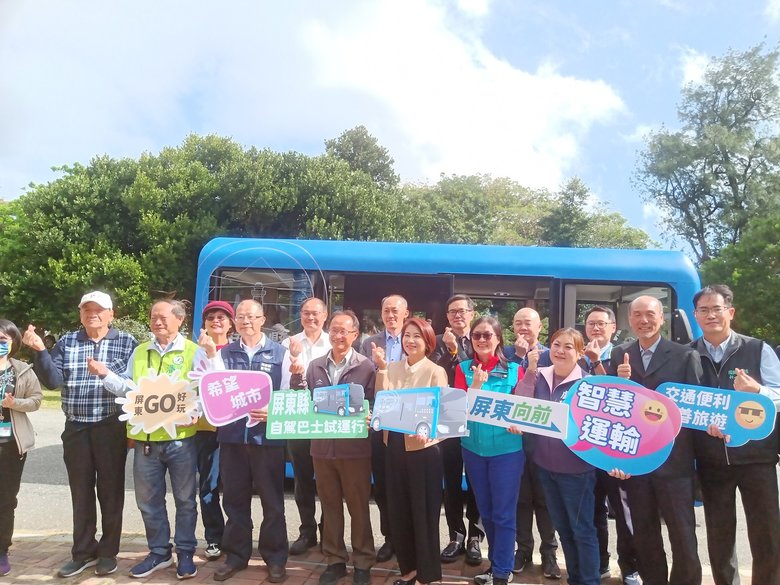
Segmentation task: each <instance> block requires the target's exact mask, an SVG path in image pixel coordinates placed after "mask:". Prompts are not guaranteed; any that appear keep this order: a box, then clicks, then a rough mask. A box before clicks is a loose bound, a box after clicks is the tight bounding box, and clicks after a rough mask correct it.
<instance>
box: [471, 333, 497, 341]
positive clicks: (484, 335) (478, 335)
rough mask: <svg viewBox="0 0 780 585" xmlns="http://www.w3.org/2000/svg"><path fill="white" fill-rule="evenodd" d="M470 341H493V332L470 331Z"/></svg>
mask: <svg viewBox="0 0 780 585" xmlns="http://www.w3.org/2000/svg"><path fill="white" fill-rule="evenodd" d="M471 339H473V340H474V341H479V340H480V339H484V340H485V341H490V340H491V339H493V332H492V331H472V332H471Z"/></svg>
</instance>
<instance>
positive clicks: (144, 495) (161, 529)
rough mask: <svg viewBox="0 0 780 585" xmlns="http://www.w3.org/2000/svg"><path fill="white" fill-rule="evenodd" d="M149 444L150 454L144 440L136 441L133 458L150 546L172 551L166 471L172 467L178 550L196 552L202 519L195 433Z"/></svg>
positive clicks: (138, 500) (159, 551)
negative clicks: (166, 496) (197, 533)
mask: <svg viewBox="0 0 780 585" xmlns="http://www.w3.org/2000/svg"><path fill="white" fill-rule="evenodd" d="M149 444H150V445H151V452H150V453H149V455H144V442H143V441H138V442H137V443H136V444H135V456H134V461H133V475H134V477H135V501H136V503H137V504H138V509H139V510H140V511H141V517H142V518H143V520H144V528H145V529H146V542H147V543H148V545H149V550H150V551H151V552H153V553H155V554H159V555H168V554H169V553H170V551H171V544H170V540H171V527H170V524H169V523H168V512H167V510H166V509H165V472H166V471H168V474H169V475H170V478H171V490H172V492H173V500H174V502H175V504H176V533H175V535H174V537H173V541H174V543H175V544H176V552H177V553H180V552H193V553H194V552H195V547H196V546H197V544H198V541H197V540H196V539H195V525H196V524H197V522H198V508H197V504H196V500H195V492H196V490H195V466H196V462H197V452H196V449H195V437H187V438H186V439H182V440H180V441H155V442H152V443H149Z"/></svg>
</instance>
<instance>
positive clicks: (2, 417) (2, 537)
mask: <svg viewBox="0 0 780 585" xmlns="http://www.w3.org/2000/svg"><path fill="white" fill-rule="evenodd" d="M21 346H22V334H21V333H20V332H19V329H17V327H16V325H14V324H13V323H11V321H8V320H7V319H0V470H2V471H0V477H2V480H0V576H3V575H7V574H8V573H10V572H11V565H10V563H9V562H8V547H10V546H11V537H12V536H13V533H14V510H15V509H16V496H17V495H18V494H19V486H20V485H21V481H22V470H23V469H24V462H25V460H26V459H27V451H29V450H30V449H32V448H33V445H34V444H35V434H34V433H33V428H32V425H31V424H30V419H28V418H27V413H28V412H33V411H35V410H38V408H39V407H40V405H41V400H43V393H42V392H41V385H40V384H39V383H38V378H37V376H36V375H35V374H34V373H33V369H32V366H31V365H30V364H26V363H24V362H20V361H19V360H17V359H14V358H13V357H11V356H13V355H15V354H16V352H17V351H19V348H20V347H21Z"/></svg>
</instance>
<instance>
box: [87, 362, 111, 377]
mask: <svg viewBox="0 0 780 585" xmlns="http://www.w3.org/2000/svg"><path fill="white" fill-rule="evenodd" d="M87 370H89V373H90V374H92V375H93V376H100V377H101V378H105V377H106V376H107V375H108V368H107V367H106V364H104V363H103V362H99V361H97V360H96V359H95V358H92V357H91V358H89V359H88V360H87Z"/></svg>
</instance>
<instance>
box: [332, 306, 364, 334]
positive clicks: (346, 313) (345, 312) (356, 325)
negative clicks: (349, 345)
mask: <svg viewBox="0 0 780 585" xmlns="http://www.w3.org/2000/svg"><path fill="white" fill-rule="evenodd" d="M343 316H346V317H349V318H350V319H352V329H353V330H354V331H360V321H359V320H358V316H357V315H355V312H354V311H350V310H349V309H344V310H343V311H336V312H335V313H333V314H332V315H331V316H330V323H333V319H335V318H336V317H343ZM328 326H330V324H329V325H328Z"/></svg>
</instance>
